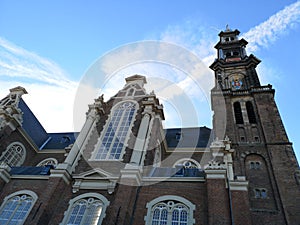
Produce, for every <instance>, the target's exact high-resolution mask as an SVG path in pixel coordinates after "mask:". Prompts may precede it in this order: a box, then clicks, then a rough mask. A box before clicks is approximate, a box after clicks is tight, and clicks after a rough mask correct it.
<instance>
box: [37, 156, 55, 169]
mask: <svg viewBox="0 0 300 225" xmlns="http://www.w3.org/2000/svg"><path fill="white" fill-rule="evenodd" d="M57 164H58V162H57V159H55V158H47V159H44V160H42V161H41V162H39V163H38V164H37V165H36V166H50V165H51V166H53V167H56V166H57Z"/></svg>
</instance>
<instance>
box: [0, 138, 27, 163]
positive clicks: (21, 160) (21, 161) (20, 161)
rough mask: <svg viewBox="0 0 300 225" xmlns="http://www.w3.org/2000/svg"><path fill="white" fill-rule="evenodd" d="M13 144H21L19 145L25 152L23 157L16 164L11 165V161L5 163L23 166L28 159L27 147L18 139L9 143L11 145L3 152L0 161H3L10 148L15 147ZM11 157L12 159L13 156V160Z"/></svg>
mask: <svg viewBox="0 0 300 225" xmlns="http://www.w3.org/2000/svg"><path fill="white" fill-rule="evenodd" d="M13 145H19V146H20V147H21V148H22V150H23V153H24V154H22V155H21V159H20V160H18V162H17V163H16V164H14V165H10V163H11V162H6V161H5V163H6V164H8V165H9V166H10V167H11V166H21V165H22V164H23V163H24V161H25V159H26V148H25V147H24V145H23V144H22V143H21V142H18V141H15V142H12V143H11V144H9V145H8V146H7V148H6V150H5V151H4V152H3V153H2V154H1V157H0V161H3V157H4V156H5V154H6V153H7V152H8V151H9V150H11V148H12V147H13ZM16 154H17V153H15V154H13V157H15V155H16ZM11 159H12V158H10V160H11Z"/></svg>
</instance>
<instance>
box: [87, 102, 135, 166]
mask: <svg viewBox="0 0 300 225" xmlns="http://www.w3.org/2000/svg"><path fill="white" fill-rule="evenodd" d="M136 110H137V104H136V103H135V102H132V101H125V102H121V103H120V104H118V105H116V106H115V107H114V108H113V109H112V112H111V116H110V118H109V120H108V122H107V124H106V127H105V130H104V132H103V133H102V135H101V137H100V141H99V142H98V144H97V146H96V149H95V151H94V152H93V157H92V160H106V159H121V156H122V153H123V151H124V148H125V142H126V141H127V139H128V137H129V134H130V130H131V127H132V124H133V121H134V116H135V112H136Z"/></svg>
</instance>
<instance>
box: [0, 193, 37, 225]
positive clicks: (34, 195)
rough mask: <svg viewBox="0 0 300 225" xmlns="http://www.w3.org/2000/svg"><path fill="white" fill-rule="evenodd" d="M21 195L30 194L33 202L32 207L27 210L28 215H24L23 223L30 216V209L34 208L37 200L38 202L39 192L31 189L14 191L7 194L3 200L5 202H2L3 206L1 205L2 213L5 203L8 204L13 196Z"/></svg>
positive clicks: (0, 210)
mask: <svg viewBox="0 0 300 225" xmlns="http://www.w3.org/2000/svg"><path fill="white" fill-rule="evenodd" d="M20 195H29V196H31V197H32V202H31V205H30V208H29V209H28V211H27V212H26V215H25V216H24V218H23V219H22V221H21V224H23V223H24V222H25V220H26V219H27V217H28V215H29V213H30V211H31V210H32V208H33V206H34V204H35V202H36V201H37V199H38V196H37V194H36V193H34V192H33V191H30V190H21V191H17V192H14V193H12V194H10V195H8V196H6V197H5V198H4V200H3V203H2V204H1V207H0V213H1V212H2V210H3V208H4V206H5V204H6V203H7V202H8V201H9V200H10V199H11V198H13V197H15V196H20ZM14 213H15V212H14ZM14 213H13V214H14Z"/></svg>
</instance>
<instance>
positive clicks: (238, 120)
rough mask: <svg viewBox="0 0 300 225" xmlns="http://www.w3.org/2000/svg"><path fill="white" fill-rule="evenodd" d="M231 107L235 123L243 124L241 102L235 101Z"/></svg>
mask: <svg viewBox="0 0 300 225" xmlns="http://www.w3.org/2000/svg"><path fill="white" fill-rule="evenodd" d="M233 108H234V116H235V123H236V124H244V120H243V114H242V109H241V104H240V103H239V102H235V103H234V104H233Z"/></svg>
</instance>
